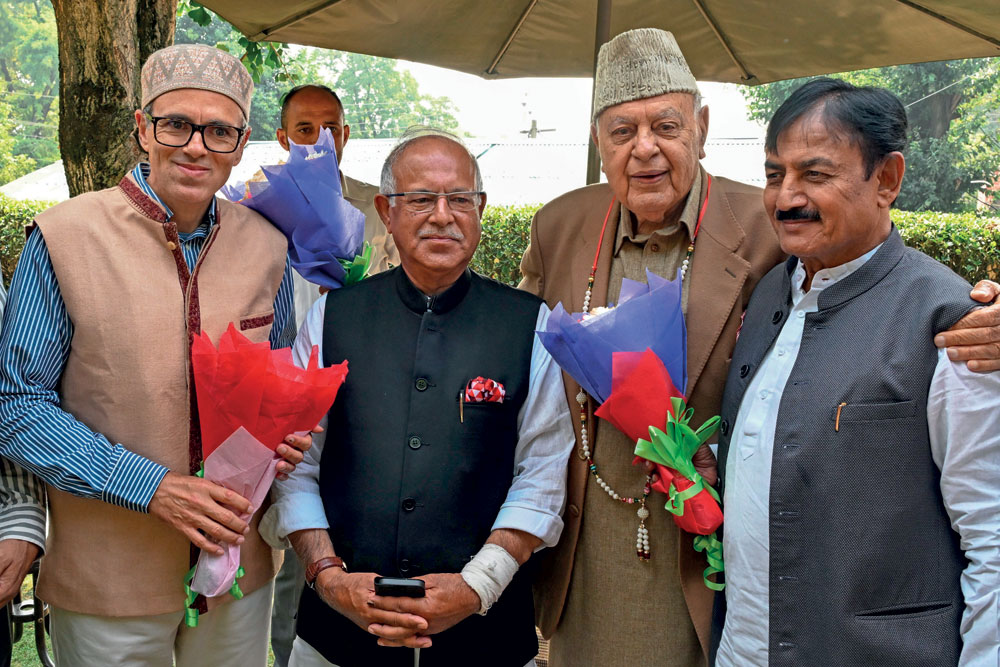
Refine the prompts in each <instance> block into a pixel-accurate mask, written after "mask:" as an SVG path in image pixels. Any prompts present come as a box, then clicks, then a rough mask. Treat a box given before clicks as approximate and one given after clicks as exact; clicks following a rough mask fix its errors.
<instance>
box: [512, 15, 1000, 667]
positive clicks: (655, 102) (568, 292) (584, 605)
mask: <svg viewBox="0 0 1000 667" xmlns="http://www.w3.org/2000/svg"><path fill="white" fill-rule="evenodd" d="M594 110H595V113H594V118H593V125H592V126H591V133H592V136H593V138H594V141H595V142H596V143H597V146H598V149H599V151H600V155H601V161H602V163H603V170H604V173H605V175H606V176H607V178H608V183H607V184H598V185H591V186H587V187H585V188H581V189H579V190H574V191H572V192H569V193H566V194H565V195H562V196H560V197H558V198H557V199H555V200H554V201H552V202H550V203H549V204H547V205H546V206H544V207H542V208H541V209H540V210H539V211H538V213H537V214H536V216H535V219H534V221H533V222H532V226H531V240H530V245H529V247H528V250H527V251H526V252H525V255H524V259H523V260H522V262H521V272H522V274H523V276H524V279H523V280H522V282H521V285H520V286H521V287H522V288H523V289H527V290H529V291H531V292H533V293H535V294H537V295H539V296H541V297H542V298H543V299H544V300H545V301H546V303H547V304H548V305H549V306H550V307H552V306H555V304H556V303H559V302H562V304H563V305H564V306H565V308H566V309H567V310H568V311H571V312H574V311H580V310H581V308H582V309H584V310H589V309H591V308H594V307H597V306H603V305H605V304H606V303H613V302H616V301H618V293H619V290H620V288H621V283H622V278H629V279H631V280H637V281H641V282H645V280H646V271H647V270H649V271H652V272H653V273H656V274H658V275H660V276H664V277H667V278H671V279H673V278H674V277H675V276H676V275H677V272H678V270H680V272H681V274H682V276H683V290H682V295H683V306H684V312H685V317H686V322H687V328H688V335H687V345H688V348H687V368H688V384H687V387H686V389H685V388H681V389H682V391H684V393H685V395H686V396H687V399H688V405H689V406H690V407H691V408H693V409H694V419H693V422H692V424H691V426H692V427H695V428H696V427H698V426H699V425H700V424H701V423H703V422H704V421H705V420H708V419H710V418H711V417H713V416H714V415H717V414H718V413H719V407H720V401H721V395H722V389H723V385H724V383H725V380H726V372H727V370H728V367H729V358H730V356H731V355H732V350H733V345H734V344H735V343H736V337H737V332H738V331H739V328H740V324H741V318H742V315H743V312H744V310H745V309H746V305H747V302H748V301H749V298H750V293H751V292H752V291H753V289H754V286H755V285H756V284H757V282H758V281H759V280H760V279H761V277H762V276H763V275H764V274H766V273H767V272H768V271H769V270H770V269H771V268H772V267H774V266H775V265H776V264H778V263H779V262H780V261H782V259H783V258H784V254H783V253H782V251H781V248H780V246H779V244H778V240H777V237H776V236H775V232H774V230H773V228H772V226H771V224H770V222H769V220H768V216H767V214H766V212H765V210H764V207H763V206H762V200H761V191H760V189H758V188H755V187H751V186H748V185H744V184H742V183H736V182H734V181H731V180H728V179H725V178H719V177H713V176H711V175H710V174H708V173H707V172H706V171H705V170H704V169H703V168H702V167H701V165H700V164H699V159H700V158H701V157H704V145H705V138H706V135H707V133H708V109H707V108H706V107H703V106H702V105H701V98H700V95H699V92H698V86H697V82H696V81H695V79H694V76H693V75H692V73H691V71H690V69H689V68H688V66H687V63H686V61H685V60H684V56H683V54H682V53H681V52H680V49H679V47H678V46H677V42H676V41H675V39H674V37H673V35H672V34H670V33H669V32H665V31H663V30H657V29H652V28H643V29H638V30H631V31H628V32H625V33H622V34H621V35H618V36H617V37H615V38H614V39H613V40H611V41H610V42H608V43H607V44H605V45H604V46H603V47H602V48H601V52H600V54H599V57H598V65H597V73H596V77H595V80H594ZM992 291H993V290H992V289H990V288H983V289H982V291H981V292H980V293H979V297H980V299H981V300H989V299H992V298H993V295H992ZM974 294H975V292H974ZM983 313H986V314H985V315H983ZM973 317H977V316H975V315H974V316H973ZM997 321H1000V318H998V317H997V309H996V307H995V306H994V307H991V308H988V309H983V310H982V311H980V312H979V315H978V317H977V319H976V320H967V321H966V323H967V324H968V323H970V322H971V325H972V326H984V324H988V323H996V322H997ZM982 331H983V332H986V339H989V331H990V329H988V328H983V329H982ZM945 343H947V344H949V345H951V344H956V341H955V340H953V339H952V340H946V341H945ZM965 354H968V353H967V351H966V353H965ZM972 356H974V355H972ZM961 358H964V359H968V358H970V356H963V357H961ZM990 363H991V362H990ZM983 368H985V367H983ZM565 380H566V395H567V400H568V402H569V407H570V410H571V411H572V412H573V415H574V424H575V427H576V434H577V444H578V446H577V451H576V453H575V455H573V456H571V457H570V460H569V482H568V489H567V507H566V512H565V517H564V518H565V529H564V531H563V533H562V538H561V540H560V542H559V544H558V545H557V546H556V547H555V548H554V549H551V550H549V552H548V553H546V554H543V559H542V564H541V572H540V573H539V575H538V577H537V579H536V585H535V596H536V606H535V608H536V610H537V615H538V625H539V627H540V628H541V631H542V634H543V635H545V636H547V637H551V639H552V643H551V654H550V655H551V662H550V664H551V665H553V666H554V667H564V666H575V665H602V666H609V667H613V666H616V665H646V664H650V665H651V664H655V665H659V666H661V667H663V666H673V665H678V666H681V665H683V666H687V665H700V664H704V662H705V659H706V658H705V656H706V655H707V647H708V642H709V634H710V625H711V612H712V598H713V593H712V591H711V590H709V589H708V588H707V587H706V586H705V584H704V583H703V581H702V573H703V570H704V569H705V567H706V562H705V557H704V556H703V555H702V554H700V553H697V552H696V551H695V550H694V548H693V547H692V536H691V535H689V534H686V533H682V532H680V531H679V530H678V528H677V527H676V526H675V524H674V523H673V521H672V520H671V515H670V514H669V513H668V512H666V511H665V510H664V509H663V507H662V506H663V503H664V498H663V497H662V496H659V497H657V496H649V491H648V485H649V481H650V480H649V478H648V477H647V471H646V470H643V469H642V468H641V467H639V466H633V465H632V459H633V450H634V446H635V443H633V442H631V441H629V440H628V438H626V437H625V436H624V435H622V434H621V433H620V432H618V431H617V430H616V429H614V428H612V427H611V426H610V425H609V424H607V423H601V424H598V422H597V420H595V418H594V416H593V411H594V409H595V408H596V407H597V406H596V405H595V402H594V401H593V399H591V398H590V397H589V396H587V395H586V393H585V392H583V390H582V389H581V388H580V386H579V385H578V384H577V383H576V382H574V381H573V380H572V379H571V378H569V377H568V376H566V378H565ZM695 464H696V465H697V466H698V469H699V471H700V472H701V474H702V475H703V476H704V477H705V479H706V480H708V481H709V483H714V482H715V480H716V478H717V475H716V470H715V459H714V456H713V455H712V453H711V450H710V449H709V447H708V446H703V447H702V449H701V450H699V452H698V453H697V454H696V455H695ZM591 477H593V480H592V481H588V480H589V479H590V478H591Z"/></svg>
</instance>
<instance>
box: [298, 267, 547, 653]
mask: <svg viewBox="0 0 1000 667" xmlns="http://www.w3.org/2000/svg"><path fill="white" fill-rule="evenodd" d="M540 304H541V301H540V300H539V299H538V298H536V297H535V296H533V295H531V294H528V293H527V292H522V291H520V290H515V289H513V288H510V287H507V286H505V285H501V284H500V283H497V282H495V281H492V280H489V279H487V278H484V277H482V276H480V275H478V274H476V273H473V272H471V271H468V270H466V272H465V273H464V274H463V275H462V276H461V278H460V279H459V280H458V281H457V282H456V283H455V284H454V285H452V286H451V287H450V288H448V290H446V291H445V292H443V293H441V294H438V295H436V296H433V297H426V296H424V295H423V294H422V293H421V292H420V291H419V290H417V289H416V288H415V287H414V286H413V284H412V283H411V282H410V280H409V279H408V278H407V276H406V273H405V272H404V271H403V270H402V268H399V267H397V268H396V269H394V270H392V271H388V272H385V273H382V274H379V275H376V276H373V277H371V278H368V279H366V280H365V281H364V282H362V283H360V284H358V285H355V286H352V287H347V288H344V289H340V290H336V291H333V292H330V293H329V294H328V295H327V302H326V314H325V320H324V326H323V357H324V363H326V364H327V365H330V364H334V363H339V362H340V361H342V360H344V359H347V360H348V362H349V364H350V373H349V375H348V376H347V380H346V382H345V383H344V385H343V387H342V388H341V389H340V393H339V394H338V395H337V401H336V402H335V403H334V405H333V408H332V409H331V411H330V420H329V426H328V428H327V435H326V445H325V447H324V450H323V457H322V461H321V463H320V494H321V496H322V498H323V505H324V507H325V508H326V514H327V517H328V519H329V522H330V531H329V532H330V537H331V539H332V540H333V544H334V547H335V548H336V550H337V555H338V556H341V557H342V558H343V559H344V561H345V562H346V563H347V564H348V566H349V567H350V568H351V571H352V572H375V573H377V574H380V575H383V576H394V577H416V576H420V575H424V574H431V573H454V572H459V571H461V569H462V567H463V566H464V565H465V564H466V563H467V562H469V560H470V559H471V558H472V557H473V556H474V555H475V554H476V552H477V551H479V549H480V548H481V547H482V545H483V544H484V543H485V542H486V539H487V538H488V537H489V534H490V529H491V527H492V525H493V522H494V521H495V519H496V517H497V513H498V512H499V510H500V506H501V505H502V504H503V502H504V499H505V498H506V495H507V491H508V490H509V489H510V485H511V483H512V481H513V472H514V450H515V447H516V445H517V440H518V428H517V416H518V412H519V410H520V409H521V406H522V405H523V404H524V401H525V398H526V396H527V393H528V377H529V374H530V369H531V349H532V342H533V340H534V328H535V323H536V320H537V318H538V310H539V305H540ZM479 376H482V377H484V378H488V379H492V380H495V381H497V382H499V383H501V384H503V385H504V387H505V389H506V397H505V398H504V401H503V402H502V403H465V404H464V405H462V406H461V410H460V404H459V397H460V395H461V394H462V393H464V389H465V387H466V385H467V384H468V382H469V381H470V380H472V379H474V378H476V377H479ZM297 634H298V635H299V636H300V637H302V639H304V640H305V641H306V642H308V643H309V644H310V645H311V646H312V647H313V648H315V649H316V650H317V651H319V652H320V653H321V654H323V656H324V657H325V658H326V659H327V660H329V661H330V662H332V663H334V664H335V665H338V667H369V666H372V665H379V666H381V665H386V666H394V665H400V666H405V667H410V666H411V665H412V664H413V652H412V651H410V650H406V649H398V648H385V647H380V646H378V645H377V644H376V637H374V636H373V635H371V634H368V633H367V632H365V631H364V630H362V629H360V628H358V627H357V626H356V625H354V624H353V623H352V622H351V621H349V620H348V619H347V618H345V617H343V616H341V615H340V614H338V613H337V612H335V611H333V610H332V609H331V608H330V607H329V606H328V605H326V604H325V603H324V602H323V601H322V600H321V599H320V598H319V597H318V595H316V593H315V592H313V591H311V590H309V589H306V591H305V593H304V594H303V596H302V603H301V605H300V607H299V614H298V626H297ZM432 640H433V646H432V647H430V648H428V649H424V650H422V651H421V655H420V664H421V665H422V667H435V666H443V665H456V666H457V665H470V664H475V665H483V666H487V667H489V666H493V665H495V666H496V667H522V666H523V665H525V664H526V663H527V662H528V661H530V660H531V659H532V658H533V657H534V656H535V654H536V653H537V650H538V645H537V641H536V639H535V630H534V612H533V606H532V598H531V590H530V585H529V582H528V580H527V578H526V577H525V576H524V573H523V572H521V573H519V574H518V575H517V576H515V578H514V581H513V582H512V583H511V585H510V586H509V587H508V588H507V590H506V591H505V592H504V594H503V595H502V596H501V598H500V600H499V601H498V602H497V603H496V604H495V605H494V606H493V608H492V609H491V610H490V612H489V614H487V615H486V616H478V615H473V616H471V617H469V618H467V619H466V620H464V621H462V622H461V623H459V624H457V625H456V626H454V627H453V628H450V629H449V630H446V631H445V632H442V633H440V634H436V635H433V637H432Z"/></svg>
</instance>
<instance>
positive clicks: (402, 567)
mask: <svg viewBox="0 0 1000 667" xmlns="http://www.w3.org/2000/svg"><path fill="white" fill-rule="evenodd" d="M399 571H400V572H402V573H403V574H406V573H407V572H409V571H410V559H409V558H402V559H400V561H399Z"/></svg>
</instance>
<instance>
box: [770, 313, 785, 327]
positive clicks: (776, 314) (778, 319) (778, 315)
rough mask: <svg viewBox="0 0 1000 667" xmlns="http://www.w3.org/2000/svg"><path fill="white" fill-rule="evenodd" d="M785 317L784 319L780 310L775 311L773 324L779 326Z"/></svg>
mask: <svg viewBox="0 0 1000 667" xmlns="http://www.w3.org/2000/svg"><path fill="white" fill-rule="evenodd" d="M783 317H784V314H782V312H781V311H780V310H776V311H774V315H772V316H771V322H772V323H773V324H777V323H778V322H780V321H781V318H783Z"/></svg>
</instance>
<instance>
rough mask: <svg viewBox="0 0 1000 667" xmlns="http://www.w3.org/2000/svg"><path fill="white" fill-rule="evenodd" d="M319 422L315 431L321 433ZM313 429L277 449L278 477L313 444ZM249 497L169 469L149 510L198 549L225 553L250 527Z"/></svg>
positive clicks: (241, 540)
mask: <svg viewBox="0 0 1000 667" xmlns="http://www.w3.org/2000/svg"><path fill="white" fill-rule="evenodd" d="M322 430H323V429H322V428H321V427H319V426H317V427H316V428H314V429H313V430H312V433H320V432H321V431H322ZM312 433H307V434H306V435H304V436H298V435H294V434H292V435H289V436H287V437H286V438H285V442H284V444H281V445H278V447H277V449H276V450H275V453H277V454H278V456H280V457H281V458H282V459H283V460H282V461H281V462H280V463H278V466H277V471H278V475H277V478H278V479H286V478H287V477H288V475H289V473H291V472H292V471H293V470H295V466H297V465H298V464H299V463H301V462H302V459H303V454H304V452H306V451H307V450H308V449H309V448H310V447H311V446H312ZM250 511H251V507H250V501H249V500H247V499H246V498H244V497H243V496H241V495H240V494H238V493H236V492H235V491H231V490H230V489H227V488H226V487H224V486H221V485H219V484H216V483H215V482H211V481H209V480H207V479H202V478H201V477H194V476H191V475H181V474H178V473H174V472H168V473H167V474H166V475H165V476H164V477H163V479H162V480H161V481H160V485H159V486H158V487H157V488H156V492H155V493H154V494H153V498H152V499H151V500H150V501H149V513H150V514H152V515H153V516H155V517H157V518H159V519H160V520H162V521H163V522H165V523H166V524H168V525H170V526H172V527H173V528H175V529H177V530H178V531H180V532H181V533H183V534H184V536H185V537H187V538H188V539H189V540H191V543H192V544H194V545H195V546H196V547H198V548H199V549H202V550H204V551H206V552H208V553H212V554H215V555H222V554H223V553H224V552H223V548H222V546H220V545H221V544H222V543H228V544H243V541H244V535H246V534H247V533H248V532H249V531H250V523H249V520H250V516H249V515H250Z"/></svg>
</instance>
